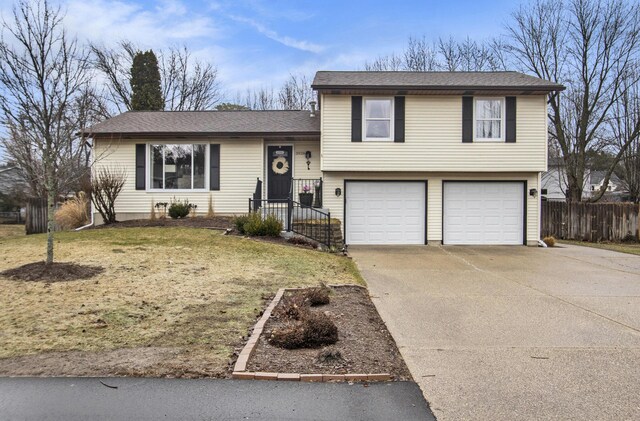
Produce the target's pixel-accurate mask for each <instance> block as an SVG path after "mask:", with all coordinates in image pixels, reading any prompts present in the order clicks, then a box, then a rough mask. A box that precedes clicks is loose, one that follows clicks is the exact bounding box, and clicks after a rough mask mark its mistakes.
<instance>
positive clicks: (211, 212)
mask: <svg viewBox="0 0 640 421" xmlns="http://www.w3.org/2000/svg"><path fill="white" fill-rule="evenodd" d="M215 216H216V213H215V211H214V210H213V197H212V196H211V194H209V208H208V209H207V218H214V217H215Z"/></svg>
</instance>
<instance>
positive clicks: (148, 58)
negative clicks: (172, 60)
mask: <svg viewBox="0 0 640 421" xmlns="http://www.w3.org/2000/svg"><path fill="white" fill-rule="evenodd" d="M131 109H132V110H134V111H161V110H162V109H164V100H163V98H162V88H161V85H160V70H159V68H158V59H157V58H156V55H155V54H154V53H153V51H152V50H149V51H146V52H142V51H139V52H137V53H136V55H135V57H133V64H132V65H131Z"/></svg>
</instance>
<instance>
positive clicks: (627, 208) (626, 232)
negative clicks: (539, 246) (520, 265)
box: [540, 201, 640, 242]
mask: <svg viewBox="0 0 640 421" xmlns="http://www.w3.org/2000/svg"><path fill="white" fill-rule="evenodd" d="M639 208H640V205H638V204H636V203H586V202H575V203H567V202H555V201H547V202H542V220H541V226H540V231H541V232H540V234H541V235H542V237H547V236H554V237H556V238H563V239H568V240H581V241H591V242H596V241H620V240H623V239H624V238H625V237H627V236H634V237H635V238H636V239H638V235H639V233H638V228H639V227H640V221H639V219H638V218H640V209H639Z"/></svg>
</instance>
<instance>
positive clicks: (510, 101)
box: [504, 96, 516, 143]
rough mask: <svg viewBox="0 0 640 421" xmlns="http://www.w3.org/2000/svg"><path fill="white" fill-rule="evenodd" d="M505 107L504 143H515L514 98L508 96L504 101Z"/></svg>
mask: <svg viewBox="0 0 640 421" xmlns="http://www.w3.org/2000/svg"><path fill="white" fill-rule="evenodd" d="M505 103H506V104H505V105H506V110H505V111H506V112H505V117H506V120H507V121H506V124H505V132H504V133H505V138H504V140H505V141H506V142H510V143H515V141H516V97H515V96H508V97H507V98H506V101H505Z"/></svg>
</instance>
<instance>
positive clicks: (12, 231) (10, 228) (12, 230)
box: [0, 224, 25, 241]
mask: <svg viewBox="0 0 640 421" xmlns="http://www.w3.org/2000/svg"><path fill="white" fill-rule="evenodd" d="M24 235H25V231H24V225H14V224H0V241H2V240H5V239H7V238H11V237H23V236H24Z"/></svg>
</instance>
